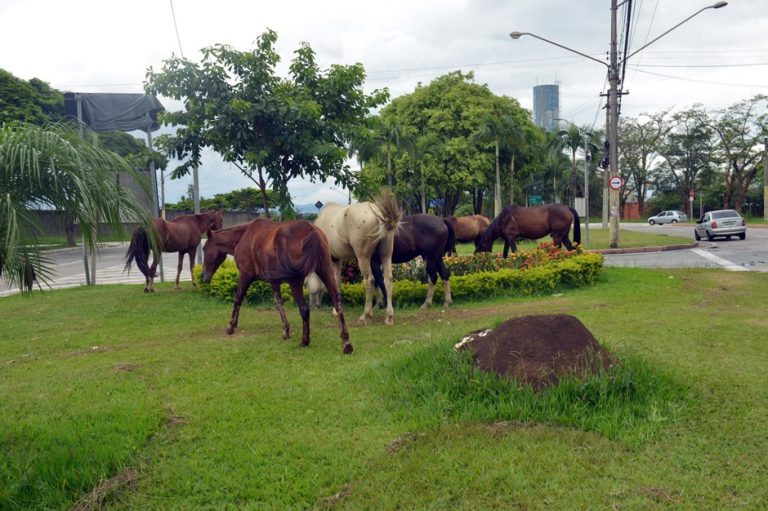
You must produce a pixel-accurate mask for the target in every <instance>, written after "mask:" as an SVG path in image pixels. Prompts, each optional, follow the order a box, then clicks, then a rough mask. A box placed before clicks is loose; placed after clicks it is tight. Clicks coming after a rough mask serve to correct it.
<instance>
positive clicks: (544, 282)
mask: <svg viewBox="0 0 768 511" xmlns="http://www.w3.org/2000/svg"><path fill="white" fill-rule="evenodd" d="M201 270H202V269H201V267H200V266H199V265H197V266H195V270H194V273H195V278H196V279H197V281H198V283H199V284H200V288H201V289H202V290H203V291H205V292H206V293H208V294H210V295H212V296H216V297H219V298H222V299H224V300H228V301H229V300H232V299H233V297H234V295H235V291H236V290H237V280H238V272H237V267H236V266H235V264H234V263H233V262H232V261H231V260H227V261H225V262H224V264H222V265H221V267H220V268H219V270H218V271H217V272H216V274H215V275H214V277H213V279H212V280H211V283H210V284H205V283H203V282H201V281H200V278H199V277H200V273H201ZM602 271H603V256H602V255H601V254H594V253H586V254H585V253H581V254H572V255H569V256H568V257H566V258H558V259H554V260H551V259H550V260H549V262H544V263H541V264H539V265H537V266H533V267H527V268H525V269H515V268H501V269H499V270H496V271H481V272H477V273H472V274H467V275H458V276H453V277H451V296H452V298H453V300H454V301H472V300H484V299H488V298H492V297H498V296H520V295H535V294H547V293H551V292H553V291H554V290H556V289H558V288H566V287H580V286H587V285H591V284H594V283H595V281H596V280H597V278H598V277H599V275H600V273H601V272H602ZM393 287H394V288H393V291H392V295H393V299H394V300H395V301H396V302H397V303H398V304H399V305H404V304H421V303H423V302H424V297H425V296H426V294H427V284H425V283H422V282H419V281H416V280H407V279H400V280H395V281H394V284H393ZM281 290H282V295H283V299H284V300H286V301H292V295H291V292H290V288H289V287H288V285H287V284H283V286H282V287H281ZM341 294H342V299H343V301H344V304H345V305H353V306H357V305H362V304H363V303H365V287H364V286H363V284H362V283H357V284H342V286H341ZM326 298H327V296H326ZM442 299H443V287H442V285H441V282H440V281H439V279H438V283H437V286H436V288H435V298H434V300H435V303H440V301H442ZM246 300H247V301H248V302H249V303H252V304H268V303H272V301H273V297H272V288H271V287H270V285H269V284H268V283H266V282H263V281H257V282H254V283H253V284H251V287H250V289H249V290H248V293H247V295H246Z"/></svg>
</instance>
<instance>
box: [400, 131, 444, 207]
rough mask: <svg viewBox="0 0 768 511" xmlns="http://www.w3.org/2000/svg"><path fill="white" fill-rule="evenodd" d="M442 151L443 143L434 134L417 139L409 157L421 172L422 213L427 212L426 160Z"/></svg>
mask: <svg viewBox="0 0 768 511" xmlns="http://www.w3.org/2000/svg"><path fill="white" fill-rule="evenodd" d="M441 149H442V143H441V141H440V140H439V139H438V138H437V136H436V135H435V134H433V133H428V134H426V135H421V136H419V137H418V138H416V141H415V143H414V144H413V149H412V151H410V152H409V155H408V156H409V157H410V158H412V159H413V162H414V165H415V166H416V168H417V169H418V171H419V181H420V182H419V194H420V195H421V212H422V213H425V214H426V212H427V179H426V176H425V175H424V158H426V157H427V156H428V155H431V156H436V155H438V154H439V153H440V151H441Z"/></svg>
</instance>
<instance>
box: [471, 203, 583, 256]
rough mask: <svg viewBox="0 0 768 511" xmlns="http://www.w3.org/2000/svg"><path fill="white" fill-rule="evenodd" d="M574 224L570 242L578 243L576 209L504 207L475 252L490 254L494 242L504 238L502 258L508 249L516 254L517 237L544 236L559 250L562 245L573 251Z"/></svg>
mask: <svg viewBox="0 0 768 511" xmlns="http://www.w3.org/2000/svg"><path fill="white" fill-rule="evenodd" d="M571 224H573V241H574V242H575V243H581V229H580V225H579V214H578V213H577V212H576V210H575V209H573V208H571V207H568V206H565V205H563V204H545V205H544V206H531V207H529V208H526V207H522V206H507V207H506V208H504V209H503V210H501V213H499V216H497V217H496V218H494V219H493V222H491V225H489V226H488V229H486V230H485V232H484V233H483V236H482V237H481V239H480V243H479V244H478V247H477V250H475V252H490V251H491V248H492V247H493V242H494V241H496V240H497V239H499V238H503V239H504V257H505V258H506V257H507V256H508V255H509V248H510V247H512V251H513V252H515V251H517V238H525V239H529V240H537V239H539V238H543V237H544V236H546V235H547V234H551V235H552V241H554V243H555V245H557V246H558V247H559V246H560V245H561V244H565V248H567V249H568V250H572V249H573V245H572V244H571V241H570V240H569V239H568V233H569V232H570V231H571Z"/></svg>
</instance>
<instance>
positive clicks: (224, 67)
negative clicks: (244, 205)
mask: <svg viewBox="0 0 768 511" xmlns="http://www.w3.org/2000/svg"><path fill="white" fill-rule="evenodd" d="M276 41H277V34H276V33H275V32H274V31H272V30H267V31H266V32H264V33H263V34H261V36H259V38H258V39H257V41H256V47H255V48H254V49H253V50H251V51H245V52H243V51H238V50H236V49H234V48H231V47H229V46H226V45H215V46H212V47H209V48H206V49H204V50H203V58H202V61H201V62H200V63H194V62H191V61H189V60H187V59H184V58H179V57H171V58H170V59H168V60H166V61H165V62H164V64H163V67H162V70H160V71H158V72H156V71H155V70H153V69H152V68H150V69H149V70H148V72H147V83H146V90H147V92H148V93H151V94H160V95H163V96H166V97H170V98H173V99H177V100H182V101H183V102H184V110H183V111H180V112H166V113H164V114H163V115H162V120H163V121H164V122H165V123H166V124H171V125H173V126H176V127H177V130H176V133H175V134H174V135H171V136H168V137H166V138H165V139H163V140H160V141H159V143H160V144H162V146H163V147H165V149H166V150H167V151H168V153H169V154H172V155H175V156H176V157H177V158H179V159H186V160H185V161H184V163H183V164H182V165H181V166H179V167H178V168H177V169H176V170H175V171H174V172H173V174H172V177H178V176H181V175H185V174H187V173H188V172H189V169H190V168H191V166H193V165H197V164H199V162H200V151H201V150H202V148H203V147H210V148H212V149H213V150H215V151H217V152H218V153H219V154H221V156H222V157H223V158H224V160H225V161H227V162H231V163H233V164H234V165H235V166H236V167H237V168H238V169H240V171H241V172H242V173H243V174H244V175H245V176H247V177H248V178H250V179H251V180H252V181H253V182H254V183H255V184H256V185H257V186H258V188H259V189H260V190H261V193H262V201H263V208H264V210H265V211H268V210H269V196H268V194H267V189H268V187H269V188H271V189H272V190H274V191H275V192H276V193H277V194H278V196H279V197H281V200H282V202H284V203H286V202H287V203H290V200H289V198H288V190H287V185H288V182H289V181H290V180H292V179H295V178H297V177H304V178H307V179H309V180H310V181H315V180H319V181H327V180H333V181H334V182H335V183H336V184H337V185H338V184H340V185H343V186H345V187H350V186H354V184H355V183H354V176H353V175H352V173H351V172H350V169H349V167H348V166H347V165H346V164H345V158H346V155H347V148H348V146H349V144H350V142H351V141H352V140H353V138H355V136H356V135H357V133H358V130H359V129H360V127H361V126H363V125H364V122H365V117H366V116H367V115H368V112H369V110H370V109H371V108H375V107H377V106H379V105H381V104H382V103H383V102H384V101H386V99H387V92H386V91H374V92H373V93H372V94H366V93H365V92H364V91H363V82H364V79H365V72H364V69H363V66H362V64H354V65H332V66H330V68H329V69H327V70H322V69H320V66H319V65H318V64H317V62H316V61H315V52H314V51H313V50H312V48H311V47H310V46H309V44H307V43H302V44H301V45H300V46H299V48H298V49H297V50H296V51H295V52H294V57H293V59H292V60H291V63H290V66H289V76H288V77H287V78H282V77H279V76H277V75H276V71H275V67H276V65H277V64H278V62H279V61H280V56H279V55H278V54H277V52H276V51H275V49H274V46H275V42H276Z"/></svg>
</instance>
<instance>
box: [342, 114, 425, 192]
mask: <svg viewBox="0 0 768 511" xmlns="http://www.w3.org/2000/svg"><path fill="white" fill-rule="evenodd" d="M412 146H413V142H412V140H411V137H410V136H409V135H408V133H407V132H406V129H405V128H404V127H403V126H402V125H401V124H399V123H398V122H397V121H396V120H394V119H392V118H389V117H388V118H382V117H377V118H375V120H374V123H373V128H372V130H371V132H370V134H369V136H368V137H367V139H366V140H362V141H360V142H359V143H358V144H357V145H356V147H354V148H352V150H353V151H354V152H356V153H357V155H358V158H359V159H360V161H361V162H362V161H369V160H370V159H372V158H374V157H375V155H376V154H379V153H380V152H381V151H382V150H383V151H384V154H385V156H386V159H387V186H388V187H389V188H390V189H391V188H392V158H393V157H394V156H395V155H396V154H397V153H398V152H399V151H400V150H401V149H403V148H410V147H412Z"/></svg>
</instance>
